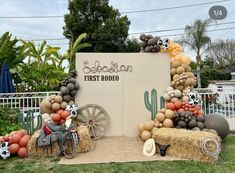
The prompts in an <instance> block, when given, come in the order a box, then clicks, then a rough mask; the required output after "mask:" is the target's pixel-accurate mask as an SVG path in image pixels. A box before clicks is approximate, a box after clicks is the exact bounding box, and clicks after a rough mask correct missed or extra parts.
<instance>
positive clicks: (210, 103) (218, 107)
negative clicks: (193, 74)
mask: <svg viewBox="0 0 235 173" xmlns="http://www.w3.org/2000/svg"><path fill="white" fill-rule="evenodd" d="M195 90H196V91H197V93H198V95H199V98H200V100H201V102H200V105H201V107H202V109H203V110H204V112H205V113H206V114H209V113H217V114H221V115H222V116H224V117H225V118H226V119H227V121H228V122H229V125H230V129H231V130H235V107H234V106H235V89H226V90H225V89H223V90H222V89H216V90H211V89H207V88H203V89H195ZM57 93H58V91H54V92H28V93H7V94H5V93H0V106H2V107H10V108H18V109H19V110H20V111H21V112H23V113H26V111H28V110H34V112H39V104H40V102H41V101H42V99H43V98H45V97H47V96H49V95H52V94H57Z"/></svg>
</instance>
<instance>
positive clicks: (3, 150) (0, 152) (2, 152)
mask: <svg viewBox="0 0 235 173" xmlns="http://www.w3.org/2000/svg"><path fill="white" fill-rule="evenodd" d="M9 146H10V144H9V142H3V143H2V144H1V145H0V156H1V157H2V158H3V159H4V160H5V159H6V158H8V157H10V151H9Z"/></svg>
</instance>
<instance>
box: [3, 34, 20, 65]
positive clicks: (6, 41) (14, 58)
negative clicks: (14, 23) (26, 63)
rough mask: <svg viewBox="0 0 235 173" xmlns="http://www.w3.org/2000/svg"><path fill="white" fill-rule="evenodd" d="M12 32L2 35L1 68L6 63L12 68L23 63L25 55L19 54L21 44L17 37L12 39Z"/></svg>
mask: <svg viewBox="0 0 235 173" xmlns="http://www.w3.org/2000/svg"><path fill="white" fill-rule="evenodd" d="M11 36H12V35H11V34H10V33H9V32H5V33H4V34H3V35H2V36H0V68H1V66H2V65H3V64H4V63H6V64H8V66H9V68H10V69H13V68H15V67H16V66H17V65H18V64H19V63H22V61H23V59H24V58H23V57H22V56H20V55H19V54H18V51H19V50H20V49H21V46H17V45H16V44H17V42H18V40H17V39H15V38H14V39H11Z"/></svg>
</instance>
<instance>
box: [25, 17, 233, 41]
mask: <svg viewBox="0 0 235 173" xmlns="http://www.w3.org/2000/svg"><path fill="white" fill-rule="evenodd" d="M234 23H235V21H232V22H223V23H219V24H211V25H208V26H218V25H228V24H234ZM184 29H185V27H182V28H173V29H162V30H153V31H142V32H132V33H129V35H137V34H141V33H158V32H169V31H177V30H184ZM223 29H226V28H223ZM173 35H174V34H173ZM66 39H67V38H62V37H61V38H41V39H26V40H25V41H43V40H49V41H51V40H66Z"/></svg>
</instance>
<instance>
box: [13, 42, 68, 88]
mask: <svg viewBox="0 0 235 173" xmlns="http://www.w3.org/2000/svg"><path fill="white" fill-rule="evenodd" d="M21 42H22V43H23V48H24V49H23V51H22V52H21V53H22V54H23V56H24V57H25V61H24V63H22V64H19V65H18V66H17V67H16V68H15V69H14V74H17V75H16V77H15V78H16V79H17V80H16V81H15V82H16V83H17V84H19V86H18V85H17V86H18V88H19V89H20V91H52V90H56V89H57V88H56V87H57V86H58V84H59V82H60V81H61V80H62V79H63V78H64V77H65V76H66V73H65V71H64V69H63V68H62V66H61V64H62V56H61V55H60V53H59V49H60V48H58V47H51V46H48V45H47V44H46V41H43V42H42V43H41V44H39V45H38V46H36V45H35V44H34V42H27V41H24V40H21Z"/></svg>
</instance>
